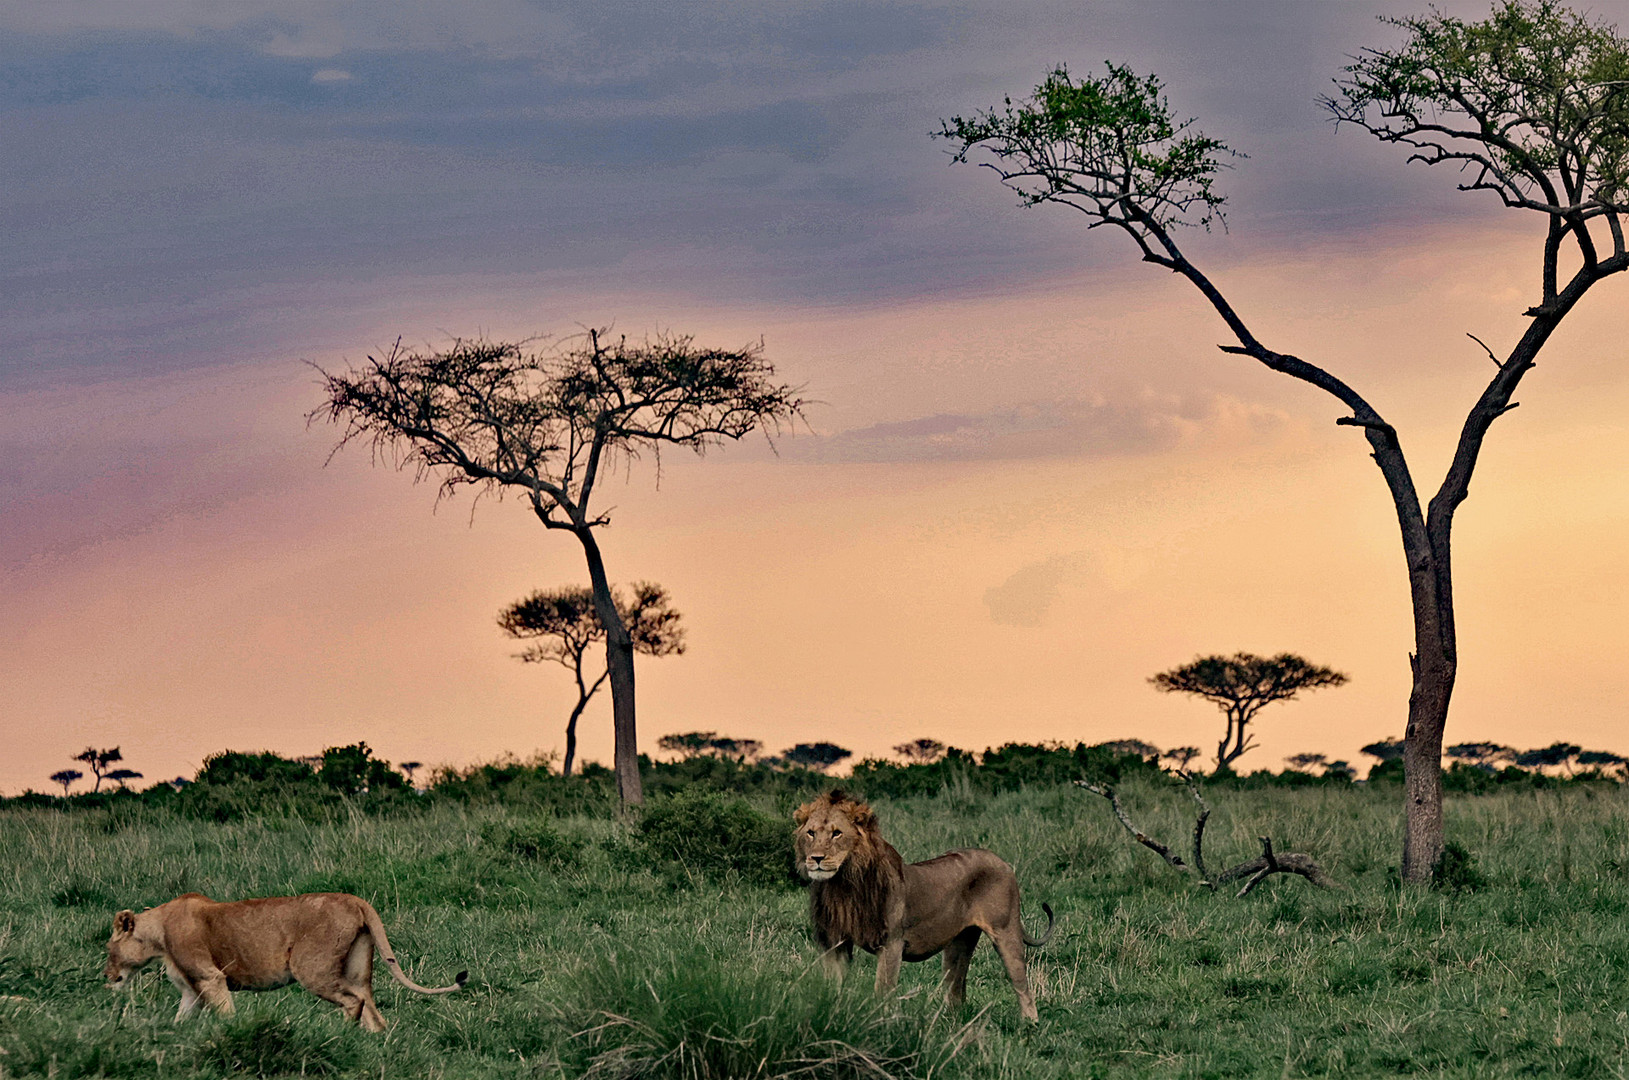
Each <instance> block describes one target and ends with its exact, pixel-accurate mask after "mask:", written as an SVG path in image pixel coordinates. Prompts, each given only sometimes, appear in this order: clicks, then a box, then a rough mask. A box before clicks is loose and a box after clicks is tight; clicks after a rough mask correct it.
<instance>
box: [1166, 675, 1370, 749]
mask: <svg viewBox="0 0 1629 1080" xmlns="http://www.w3.org/2000/svg"><path fill="white" fill-rule="evenodd" d="M1148 681H1149V683H1150V684H1152V685H1153V687H1154V688H1155V689H1156V690H1159V691H1161V692H1163V693H1167V694H1171V693H1183V694H1193V695H1195V696H1197V697H1202V698H1204V699H1205V700H1206V701H1211V702H1214V703H1215V704H1216V705H1217V707H1218V708H1220V709H1221V710H1222V713H1223V715H1225V716H1226V717H1227V729H1226V730H1225V731H1224V732H1223V734H1222V741H1221V743H1220V745H1218V746H1217V748H1216V767H1217V768H1218V769H1220V768H1223V767H1225V766H1227V765H1229V764H1231V763H1232V762H1233V761H1234V760H1235V759H1237V758H1238V757H1239V756H1240V755H1241V754H1243V753H1245V752H1246V751H1247V750H1249V749H1250V748H1251V747H1253V746H1254V745H1255V739H1254V737H1253V736H1252V735H1251V734H1250V732H1249V731H1248V727H1249V724H1250V721H1251V720H1253V719H1254V718H1255V715H1256V714H1257V713H1258V712H1260V711H1261V710H1262V709H1263V708H1265V707H1266V706H1268V705H1271V704H1272V703H1273V702H1275V701H1292V700H1294V699H1295V697H1296V695H1298V694H1300V693H1301V691H1303V690H1318V689H1321V688H1323V687H1326V686H1340V685H1342V684H1344V683H1345V682H1346V676H1345V675H1343V674H1341V673H1340V672H1338V671H1335V670H1333V669H1331V668H1326V667H1319V666H1318V665H1317V664H1313V663H1310V662H1308V661H1307V660H1304V659H1302V658H1301V657H1299V656H1296V655H1295V654H1294V653H1279V654H1278V655H1277V656H1273V657H1265V656H1256V655H1254V654H1253V653H1234V654H1233V655H1232V656H1201V657H1198V658H1197V659H1195V660H1193V661H1192V662H1191V663H1187V664H1184V665H1182V666H1181V667H1178V668H1172V669H1171V670H1170V671H1162V672H1160V673H1159V674H1157V675H1154V676H1152V677H1151V678H1149V680H1148Z"/></svg>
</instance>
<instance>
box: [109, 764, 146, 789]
mask: <svg viewBox="0 0 1629 1080" xmlns="http://www.w3.org/2000/svg"><path fill="white" fill-rule="evenodd" d="M106 779H108V780H112V781H114V782H116V783H117V784H118V785H119V790H120V791H123V790H124V786H125V784H126V783H127V782H129V781H131V780H140V779H141V773H139V772H136V771H135V770H134V769H114V770H113V771H112V772H110V773H108V774H107V776H106Z"/></svg>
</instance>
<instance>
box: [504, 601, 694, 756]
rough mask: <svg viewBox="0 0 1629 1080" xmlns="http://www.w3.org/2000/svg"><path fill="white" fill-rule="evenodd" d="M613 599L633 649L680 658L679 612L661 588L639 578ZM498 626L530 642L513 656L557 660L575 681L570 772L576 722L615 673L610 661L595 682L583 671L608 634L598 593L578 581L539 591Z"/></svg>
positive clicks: (513, 606)
mask: <svg viewBox="0 0 1629 1080" xmlns="http://www.w3.org/2000/svg"><path fill="white" fill-rule="evenodd" d="M611 601H612V603H613V604H615V605H616V609H617V613H618V614H619V615H620V616H621V618H622V622H623V625H624V626H626V627H627V630H628V638H629V640H630V641H631V642H632V643H633V650H634V652H636V653H643V654H644V655H646V656H678V655H680V654H682V653H683V652H684V649H685V644H684V627H682V626H680V625H679V612H678V611H677V610H676V609H675V608H674V607H673V602H672V599H671V598H670V597H669V596H668V593H667V590H666V589H664V588H663V587H662V586H660V585H657V584H655V583H654V582H650V581H636V582H634V584H633V596H632V597H631V598H630V597H629V596H627V595H626V594H625V593H623V591H622V590H621V589H617V588H615V587H613V588H612V589H611ZM498 626H499V627H501V628H502V629H503V632H504V633H506V634H508V635H509V636H510V637H512V638H515V639H517V640H520V641H526V642H529V644H528V645H527V646H526V649H525V650H524V651H523V652H520V653H516V654H515V655H517V656H518V657H519V658H520V659H521V660H523V661H525V662H527V663H531V664H537V663H543V662H545V661H547V662H551V663H555V664H559V665H561V666H562V667H564V668H565V669H566V670H567V671H569V672H571V674H572V677H573V678H575V679H576V680H577V704H576V705H575V706H574V707H573V708H572V710H571V716H570V717H569V718H568V719H567V720H566V755H565V757H564V759H563V760H562V761H561V768H560V771H561V772H562V773H563V774H564V775H566V776H570V775H571V767H572V763H573V762H574V761H576V759H577V721H578V720H579V719H580V718H581V717H582V715H583V710H584V709H586V708H588V702H589V699H591V698H592V697H593V696H594V694H595V693H596V692H597V691H598V690H599V688H600V687H601V686H603V685H604V684H605V681H606V679H608V678H610V676H611V667H610V665H609V664H608V663H602V665H601V666H600V668H599V675H598V677H596V678H594V679H593V681H589V679H588V678H587V676H586V675H585V673H584V670H583V666H584V664H585V663H587V662H588V659H587V658H588V654H589V652H590V651H591V649H592V647H593V646H594V645H595V644H597V643H603V642H604V641H605V634H606V631H605V624H604V623H603V622H601V621H600V617H599V612H598V611H597V610H596V608H595V606H594V591H593V590H592V589H588V588H584V587H582V586H580V585H567V586H563V587H561V588H558V589H546V590H539V591H537V592H534V593H532V594H531V595H530V596H528V597H526V598H525V599H523V600H517V601H515V602H514V603H513V604H510V605H509V606H508V607H506V608H504V609H503V610H502V611H500V612H499V613H498ZM590 670H592V668H591V669H590Z"/></svg>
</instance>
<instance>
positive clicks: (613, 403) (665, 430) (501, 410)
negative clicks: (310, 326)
mask: <svg viewBox="0 0 1629 1080" xmlns="http://www.w3.org/2000/svg"><path fill="white" fill-rule="evenodd" d="M318 370H319V371H321V369H320V368H319V369H318ZM321 374H322V382H323V390H324V391H325V393H326V394H327V398H328V400H327V401H326V402H325V403H324V404H323V405H322V406H320V407H319V408H317V409H316V410H314V411H313V412H312V414H311V418H313V419H316V418H319V417H320V418H323V419H327V420H329V421H331V422H333V423H336V424H340V425H342V426H343V428H344V434H343V435H342V436H341V437H340V441H339V445H340V446H344V445H345V444H346V443H349V442H352V441H354V440H358V439H360V440H363V441H366V442H368V443H369V444H370V445H371V446H372V447H373V448H374V451H375V453H376V454H387V455H390V456H391V457H393V459H394V460H395V462H396V464H397V465H398V467H406V466H408V465H411V466H412V467H413V468H414V469H415V470H416V473H417V475H418V477H419V478H421V479H422V478H424V477H427V476H435V477H436V478H437V479H438V480H439V482H440V494H441V495H449V494H451V493H453V492H454V491H456V490H457V489H458V488H459V487H460V486H461V485H465V484H468V485H473V486H475V487H476V488H477V490H478V491H492V492H499V493H501V492H503V491H505V490H509V491H514V492H517V493H519V494H520V495H521V496H522V497H523V498H525V499H526V501H527V503H528V504H529V505H530V507H531V509H532V512H533V514H535V515H536V517H537V519H538V520H539V521H540V522H542V523H543V525H544V527H545V528H549V529H559V530H561V531H563V532H567V533H570V534H571V535H572V536H574V537H576V539H577V541H578V543H579V544H580V545H581V546H582V549H583V555H584V557H585V558H586V559H587V562H588V577H589V581H590V583H591V586H592V589H593V594H594V610H595V612H596V613H597V614H598V615H599V620H600V623H601V625H603V626H604V628H605V649H606V666H607V668H608V669H609V670H610V682H611V710H612V716H613V725H614V728H615V735H616V774H617V790H618V793H619V794H620V796H621V798H622V801H623V802H624V803H639V802H643V801H644V789H643V785H642V784H641V782H640V778H639V745H638V733H637V730H636V721H635V710H634V661H633V654H634V646H633V637H632V635H631V634H630V633H629V630H628V627H627V625H626V624H625V623H624V621H623V618H622V615H621V613H620V612H619V611H617V606H616V602H615V600H614V598H613V597H612V595H611V583H610V579H609V578H608V577H607V576H606V572H605V563H604V560H603V558H602V557H601V554H600V547H599V543H598V541H597V540H596V539H595V535H594V533H595V530H596V529H598V528H599V527H601V526H602V525H605V524H606V523H607V522H608V521H609V518H608V516H607V514H606V512H605V511H603V510H599V509H597V508H596V504H595V503H594V495H595V489H596V485H597V484H598V482H599V481H600V479H601V477H602V475H603V473H604V472H605V470H607V469H608V468H614V467H615V465H616V464H617V463H619V462H621V463H625V464H626V463H631V462H632V461H633V460H635V459H637V458H639V457H640V456H641V455H642V454H646V453H649V454H656V455H659V454H660V452H661V450H662V448H663V447H664V446H670V445H671V446H683V447H687V448H689V449H691V450H694V451H696V452H698V453H700V452H702V451H704V450H705V449H706V448H707V447H709V446H712V445H716V444H718V443H721V442H723V441H724V440H727V439H729V440H734V439H740V438H741V437H743V436H744V435H746V434H747V433H748V432H751V431H753V430H754V429H757V428H759V427H769V428H777V429H778V426H779V425H780V423H782V422H783V421H790V420H791V419H793V418H794V417H796V416H798V415H801V411H802V402H801V401H800V400H799V398H798V396H797V391H796V389H795V388H794V387H791V386H787V385H783V384H781V383H777V382H775V381H774V368H773V366H772V365H771V364H770V363H769V361H767V360H765V359H764V356H763V350H762V346H761V345H754V346H749V347H747V348H745V349H714V348H703V347H700V346H698V345H696V344H695V341H694V339H692V338H689V337H669V336H658V337H654V338H648V339H646V340H644V341H642V342H630V341H629V340H628V339H627V338H625V337H616V338H613V337H610V336H609V334H608V333H607V332H604V331H600V330H591V331H589V332H588V333H586V334H583V335H581V336H578V337H573V338H569V339H566V340H564V341H561V342H558V343H554V344H552V345H546V346H543V347H534V346H533V345H531V344H529V343H519V344H515V343H506V342H495V341H486V340H474V341H462V340H459V341H454V342H453V344H452V346H451V347H450V348H448V349H446V350H444V351H441V352H417V351H414V350H412V349H406V348H403V347H402V345H401V343H400V342H399V341H398V342H397V343H396V345H395V346H393V347H392V348H391V349H390V351H389V352H387V353H386V354H385V355H384V356H383V357H381V358H375V357H371V356H370V357H368V359H367V362H366V363H365V364H363V365H362V366H361V367H360V368H359V369H357V368H352V369H348V370H346V371H343V372H337V373H335V372H327V371H321ZM336 449H338V448H337V447H336Z"/></svg>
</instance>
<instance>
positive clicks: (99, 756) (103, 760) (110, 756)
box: [73, 746, 124, 791]
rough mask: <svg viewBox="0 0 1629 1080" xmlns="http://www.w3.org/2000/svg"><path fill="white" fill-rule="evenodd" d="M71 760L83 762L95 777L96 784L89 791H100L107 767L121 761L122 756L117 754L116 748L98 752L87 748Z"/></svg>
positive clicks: (117, 749)
mask: <svg viewBox="0 0 1629 1080" xmlns="http://www.w3.org/2000/svg"><path fill="white" fill-rule="evenodd" d="M73 760H75V761H83V762H84V763H85V764H86V765H88V766H89V767H90V771H91V772H92V773H93V774H95V776H96V784H95V785H94V786H93V787H92V788H91V790H92V791H101V790H102V781H103V780H104V779H106V778H107V767H108V766H109V765H112V764H113V763H114V762H116V761H123V760H124V754H122V753H120V752H119V748H118V747H117V746H115V747H113V748H112V749H110V750H98V749H96V748H95V747H92V746H87V747H85V749H83V750H81V751H80V752H79V753H77V754H75V755H74V757H73Z"/></svg>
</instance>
